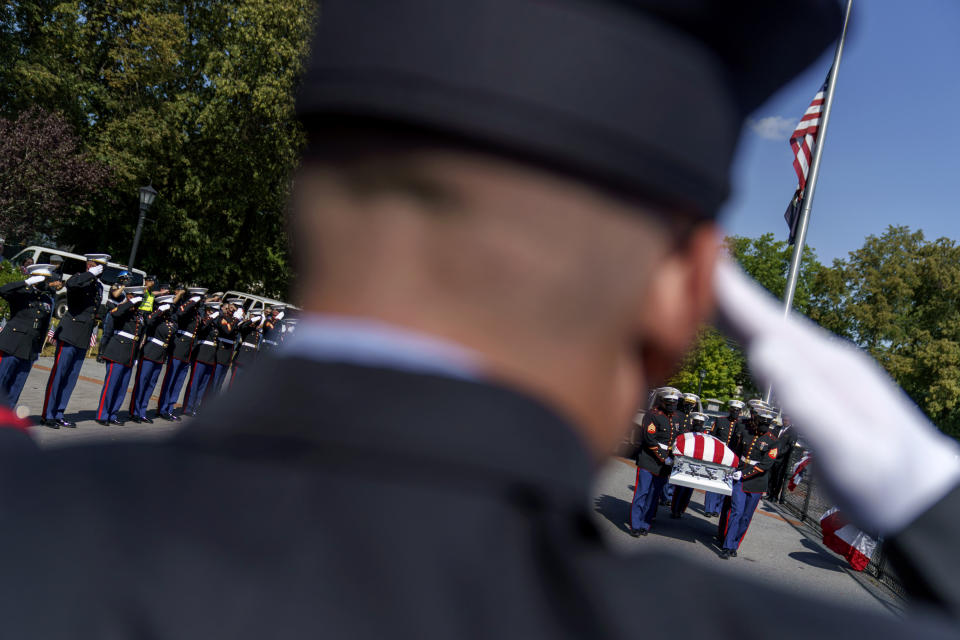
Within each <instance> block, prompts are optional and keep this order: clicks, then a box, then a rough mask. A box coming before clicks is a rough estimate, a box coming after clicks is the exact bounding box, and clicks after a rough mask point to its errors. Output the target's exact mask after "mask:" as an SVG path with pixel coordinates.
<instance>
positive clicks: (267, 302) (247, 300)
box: [210, 291, 298, 316]
mask: <svg viewBox="0 0 960 640" xmlns="http://www.w3.org/2000/svg"><path fill="white" fill-rule="evenodd" d="M210 295H211V296H220V299H221V300H223V301H224V302H226V301H227V300H230V299H231V298H240V299H241V300H243V303H242V306H243V310H244V312H245V313H246V312H250V311H259V312H260V313H263V310H264V309H266V308H267V307H272V306H275V305H278V304H280V305H283V306H285V307H286V308H287V309H293V310H297V309H298V307H295V306H293V305H292V304H289V303H286V302H284V301H282V300H274V299H272V298H265V297H263V296H258V295H255V294H253V293H244V292H242V291H225V292H217V293H213V294H210ZM287 315H288V316H289V315H291V314H289V313H288V314H287Z"/></svg>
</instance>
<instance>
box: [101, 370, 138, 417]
mask: <svg viewBox="0 0 960 640" xmlns="http://www.w3.org/2000/svg"><path fill="white" fill-rule="evenodd" d="M132 370H133V367H128V366H126V365H123V364H118V363H116V362H110V361H109V360H107V373H106V375H105V376H104V378H103V391H102V392H100V406H99V407H97V420H117V419H118V415H117V414H118V413H119V412H120V407H121V406H122V405H123V397H124V396H125V395H127V385H129V384H130V372H131V371H132Z"/></svg>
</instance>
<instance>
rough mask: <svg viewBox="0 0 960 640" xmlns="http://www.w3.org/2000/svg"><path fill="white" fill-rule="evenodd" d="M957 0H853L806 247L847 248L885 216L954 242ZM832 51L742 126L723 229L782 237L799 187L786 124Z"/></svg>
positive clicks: (823, 255) (959, 46)
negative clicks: (788, 209) (787, 211)
mask: <svg viewBox="0 0 960 640" xmlns="http://www.w3.org/2000/svg"><path fill="white" fill-rule="evenodd" d="M958 34H960V2H957V1H956V0H899V1H896V0H854V8H853V16H852V17H851V25H850V31H849V34H848V37H847V43H846V47H845V49H844V57H843V62H842V64H841V68H840V76H839V80H838V85H837V93H836V98H835V102H834V108H833V114H832V116H831V120H830V127H829V132H828V134H827V139H826V143H825V144H826V146H825V147H824V157H823V161H822V165H821V171H820V182H819V184H818V186H817V191H816V196H815V199H814V203H813V215H812V217H811V221H810V231H809V236H808V244H809V245H810V246H811V247H813V248H814V249H815V250H816V251H817V255H818V256H819V257H820V259H821V261H824V262H829V261H831V260H833V258H837V257H845V256H846V255H847V252H849V251H851V250H854V249H857V248H859V247H860V246H862V245H863V239H864V237H866V236H867V235H869V234H874V235H879V234H880V233H882V232H883V230H884V229H885V228H886V227H887V225H890V224H905V225H909V226H910V227H911V228H913V229H923V231H924V233H925V234H926V235H927V237H928V238H931V239H932V238H938V237H941V236H947V237H949V238H953V239H957V240H960V215H957V214H958V213H960V205H958V200H960V194H958V189H957V187H956V185H958V184H960V36H958ZM832 57H833V51H832V50H831V51H830V52H828V53H827V54H825V55H824V56H823V58H822V59H821V60H820V61H819V62H818V63H817V64H816V65H815V66H814V67H813V68H812V69H811V70H810V71H809V72H807V73H806V74H804V75H803V76H801V77H800V78H798V79H797V80H795V81H794V82H793V83H792V84H791V85H790V86H788V87H787V88H785V89H784V90H783V91H781V92H780V93H779V94H778V95H777V96H775V97H774V98H773V99H771V100H770V101H769V102H768V103H767V104H765V105H764V106H762V107H761V108H760V109H759V110H758V112H757V113H756V114H754V118H753V121H752V123H751V124H750V125H748V127H747V130H746V133H745V135H744V138H743V142H742V144H741V148H740V151H739V155H738V158H737V163H736V166H735V169H734V195H733V197H732V198H731V200H730V201H729V202H728V203H727V205H726V207H725V211H724V216H723V218H722V220H723V222H724V226H725V227H726V230H727V231H728V232H729V233H735V234H738V235H748V236H758V235H760V234H762V233H765V232H767V231H772V232H774V233H775V234H776V235H777V237H778V238H781V239H786V236H787V226H786V223H785V222H784V221H783V212H784V209H786V206H787V203H788V201H789V199H790V197H791V195H792V194H793V191H794V189H795V188H796V181H797V180H796V175H795V174H794V171H793V165H792V155H791V151H790V146H789V143H788V141H787V138H788V137H789V132H790V131H791V130H792V129H793V127H794V126H795V125H796V123H797V122H798V121H799V119H800V116H801V115H802V114H803V112H804V110H805V109H806V108H807V106H808V105H809V103H810V100H811V99H812V98H813V95H814V94H815V93H816V91H817V89H818V88H819V87H820V85H821V84H822V83H823V80H824V78H825V76H826V73H827V70H828V69H829V67H830V62H831V59H832Z"/></svg>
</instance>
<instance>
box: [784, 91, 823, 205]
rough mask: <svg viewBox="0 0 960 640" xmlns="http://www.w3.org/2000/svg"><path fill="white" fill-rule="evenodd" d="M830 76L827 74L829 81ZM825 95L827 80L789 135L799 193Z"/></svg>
mask: <svg viewBox="0 0 960 640" xmlns="http://www.w3.org/2000/svg"><path fill="white" fill-rule="evenodd" d="M829 77H830V74H829V73H828V74H827V78H828V79H829ZM826 93H827V80H824V82H823V86H822V87H820V90H819V91H817V95H815V96H813V102H811V103H810V106H809V107H807V110H806V112H805V113H804V114H803V117H802V118H800V122H799V124H797V127H796V128H795V129H794V130H793V133H791V134H790V148H791V149H793V170H794V171H796V173H797V185H798V186H797V188H798V190H799V191H800V193H803V190H804V189H805V188H806V187H807V174H808V173H810V163H811V162H812V161H813V149H814V147H815V146H816V144H817V134H819V133H820V115H821V111H822V110H823V103H824V96H825V95H826Z"/></svg>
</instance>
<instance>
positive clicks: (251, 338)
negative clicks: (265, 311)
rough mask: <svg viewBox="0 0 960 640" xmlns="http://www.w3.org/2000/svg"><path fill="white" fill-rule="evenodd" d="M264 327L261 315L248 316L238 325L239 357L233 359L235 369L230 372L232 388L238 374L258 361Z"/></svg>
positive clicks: (252, 314)
mask: <svg viewBox="0 0 960 640" xmlns="http://www.w3.org/2000/svg"><path fill="white" fill-rule="evenodd" d="M262 325H263V316H262V315H261V314H259V313H251V314H248V316H247V317H246V318H245V319H244V320H242V321H241V322H240V323H239V324H238V325H237V343H238V344H237V355H236V357H234V359H233V369H232V371H231V372H230V386H233V383H234V382H236V380H237V374H238V373H240V372H242V371H244V370H246V369H247V367H249V366H251V365H252V364H253V363H254V361H255V360H256V359H257V353H259V349H260V335H261V332H262V329H261V326H262ZM241 377H242V375H241Z"/></svg>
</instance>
